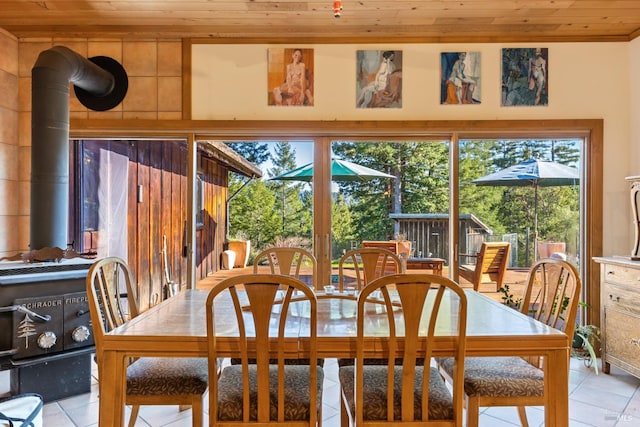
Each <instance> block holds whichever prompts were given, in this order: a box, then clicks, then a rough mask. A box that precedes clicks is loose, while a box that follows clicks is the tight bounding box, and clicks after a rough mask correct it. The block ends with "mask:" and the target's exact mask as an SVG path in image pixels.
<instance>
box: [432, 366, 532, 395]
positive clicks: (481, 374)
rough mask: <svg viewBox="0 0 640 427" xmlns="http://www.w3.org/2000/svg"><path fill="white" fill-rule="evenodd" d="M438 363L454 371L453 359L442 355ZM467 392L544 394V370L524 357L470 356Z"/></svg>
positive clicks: (466, 372)
mask: <svg viewBox="0 0 640 427" xmlns="http://www.w3.org/2000/svg"><path fill="white" fill-rule="evenodd" d="M438 363H439V364H440V367H441V369H443V370H444V371H445V372H446V373H447V374H449V375H452V374H453V359H451V358H442V359H438ZM464 392H465V394H466V395H467V396H477V395H482V396H487V397H522V396H528V397H532V396H544V373H543V371H542V370H541V369H538V368H536V367H535V366H533V365H531V364H530V363H529V362H527V361H526V360H524V359H522V358H520V357H467V358H466V359H465V361H464Z"/></svg>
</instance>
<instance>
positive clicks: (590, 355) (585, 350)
mask: <svg viewBox="0 0 640 427" xmlns="http://www.w3.org/2000/svg"><path fill="white" fill-rule="evenodd" d="M578 305H579V306H580V307H587V308H588V307H589V305H588V304H587V303H585V302H582V301H580V302H579V303H578ZM599 343H600V328H599V327H598V326H596V325H576V329H575V330H574V332H573V346H572V347H573V351H572V354H573V355H574V356H576V357H578V358H580V359H584V361H585V362H584V363H585V365H586V366H588V367H591V366H593V369H594V370H595V371H596V375H597V374H598V363H597V357H596V348H597V349H600V344H599Z"/></svg>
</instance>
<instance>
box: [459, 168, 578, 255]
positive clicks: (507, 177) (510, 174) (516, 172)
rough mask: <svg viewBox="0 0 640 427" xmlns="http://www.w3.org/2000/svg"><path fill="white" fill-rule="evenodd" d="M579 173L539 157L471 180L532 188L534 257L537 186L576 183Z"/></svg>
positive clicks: (536, 232)
mask: <svg viewBox="0 0 640 427" xmlns="http://www.w3.org/2000/svg"><path fill="white" fill-rule="evenodd" d="M579 181H580V173H579V172H578V170H577V169H576V168H572V167H570V166H565V165H562V164H560V163H556V162H550V161H545V160H539V159H529V160H526V161H524V162H522V163H518V164H516V165H513V166H510V167H508V168H505V169H502V170H500V171H498V172H494V173H492V174H489V175H486V176H483V177H482V178H478V179H475V180H473V181H472V182H473V183H474V184H476V185H486V186H505V187H526V186H532V187H533V188H534V192H535V195H534V205H533V206H534V207H533V250H534V259H536V258H537V256H538V248H537V239H538V187H555V186H564V185H576V184H578V183H579Z"/></svg>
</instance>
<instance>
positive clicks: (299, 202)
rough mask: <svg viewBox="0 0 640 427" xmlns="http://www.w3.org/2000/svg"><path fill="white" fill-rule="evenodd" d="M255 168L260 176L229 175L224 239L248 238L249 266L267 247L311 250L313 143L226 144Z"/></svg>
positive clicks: (252, 142) (256, 142) (257, 142)
mask: <svg viewBox="0 0 640 427" xmlns="http://www.w3.org/2000/svg"><path fill="white" fill-rule="evenodd" d="M226 144H227V145H228V146H230V147H231V148H232V149H234V150H235V151H236V152H238V153H239V154H240V155H242V156H243V157H244V158H245V159H247V160H249V161H250V162H252V163H254V164H255V165H257V166H258V167H259V168H260V169H261V171H262V178H260V179H251V180H249V179H248V178H246V177H242V176H240V175H237V174H234V173H231V174H230V180H229V200H228V203H229V231H228V236H227V238H228V239H229V240H242V241H246V240H249V241H250V242H251V244H250V256H249V264H251V263H253V258H254V256H255V255H256V254H257V253H258V252H259V251H261V250H263V249H266V248H268V247H271V246H296V247H303V248H305V249H307V250H309V251H311V252H313V244H314V242H313V238H312V235H313V185H312V183H313V175H314V173H313V141H251V142H247V141H243V142H226Z"/></svg>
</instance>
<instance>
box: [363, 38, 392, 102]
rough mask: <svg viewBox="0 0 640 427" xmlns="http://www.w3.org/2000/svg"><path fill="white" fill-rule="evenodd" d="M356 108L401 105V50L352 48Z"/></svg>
mask: <svg viewBox="0 0 640 427" xmlns="http://www.w3.org/2000/svg"><path fill="white" fill-rule="evenodd" d="M356 64H357V65H356V108H402V51H401V50H359V51H357V52H356Z"/></svg>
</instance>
